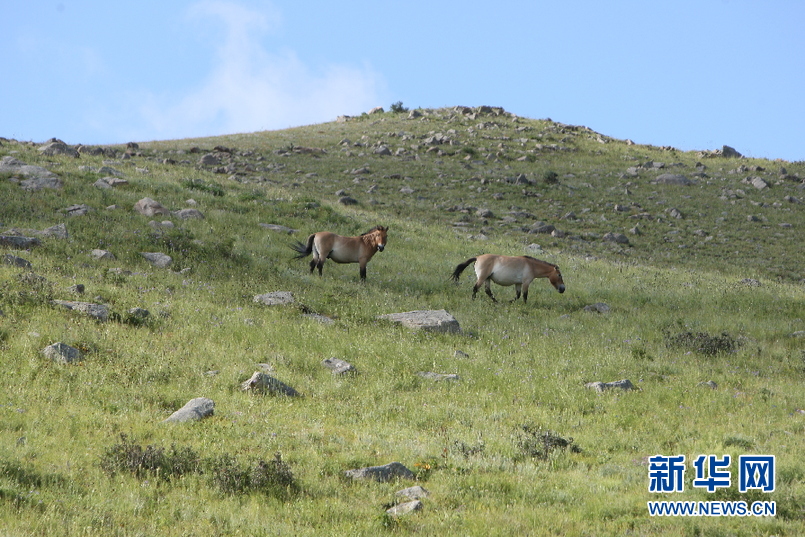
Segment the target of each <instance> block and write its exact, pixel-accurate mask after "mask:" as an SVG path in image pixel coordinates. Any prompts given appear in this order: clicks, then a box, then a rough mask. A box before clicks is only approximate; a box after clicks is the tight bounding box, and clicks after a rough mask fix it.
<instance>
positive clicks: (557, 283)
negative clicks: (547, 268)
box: [548, 265, 565, 293]
mask: <svg viewBox="0 0 805 537" xmlns="http://www.w3.org/2000/svg"><path fill="white" fill-rule="evenodd" d="M548 281H549V282H551V285H553V286H554V287H556V290H557V291H559V292H560V293H564V292H565V282H564V280H563V279H562V273H561V272H559V267H557V266H556V265H554V268H553V272H551V273H550V274H549V275H548Z"/></svg>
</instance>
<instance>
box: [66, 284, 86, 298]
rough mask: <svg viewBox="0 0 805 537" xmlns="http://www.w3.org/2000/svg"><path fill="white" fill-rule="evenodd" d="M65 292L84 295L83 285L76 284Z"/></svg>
mask: <svg viewBox="0 0 805 537" xmlns="http://www.w3.org/2000/svg"><path fill="white" fill-rule="evenodd" d="M67 290H68V291H70V292H71V293H73V294H74V295H83V294H84V284H83V283H77V284H75V285H71V286H70V287H68V288H67Z"/></svg>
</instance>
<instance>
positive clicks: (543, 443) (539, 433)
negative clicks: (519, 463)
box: [515, 425, 581, 460]
mask: <svg viewBox="0 0 805 537" xmlns="http://www.w3.org/2000/svg"><path fill="white" fill-rule="evenodd" d="M515 445H516V447H517V449H518V451H519V454H518V456H517V457H516V458H518V459H526V458H529V459H541V460H547V459H548V457H549V456H550V455H551V453H553V452H554V451H556V450H557V449H562V450H564V449H569V450H570V451H572V452H573V453H580V452H581V449H580V448H579V447H578V446H577V445H576V444H575V443H574V441H573V439H572V438H562V437H561V436H559V435H557V434H556V433H554V432H552V431H548V430H543V429H542V427H534V426H532V425H523V426H521V431H519V433H518V434H517V436H516V439H515Z"/></svg>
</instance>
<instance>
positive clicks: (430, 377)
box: [417, 371, 458, 381]
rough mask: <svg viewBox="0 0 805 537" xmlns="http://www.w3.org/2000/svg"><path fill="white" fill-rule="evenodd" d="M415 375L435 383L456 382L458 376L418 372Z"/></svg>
mask: <svg viewBox="0 0 805 537" xmlns="http://www.w3.org/2000/svg"><path fill="white" fill-rule="evenodd" d="M417 375H419V376H420V377H422V378H425V379H428V380H435V381H440V380H458V375H456V374H455V373H434V372H433V371H420V372H419V373H417Z"/></svg>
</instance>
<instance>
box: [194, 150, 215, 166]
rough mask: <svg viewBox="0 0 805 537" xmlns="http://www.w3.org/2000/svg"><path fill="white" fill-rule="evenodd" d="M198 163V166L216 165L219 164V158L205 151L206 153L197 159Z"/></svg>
mask: <svg viewBox="0 0 805 537" xmlns="http://www.w3.org/2000/svg"><path fill="white" fill-rule="evenodd" d="M198 164H199V166H218V165H219V164H221V159H219V158H218V157H217V156H215V155H213V154H212V153H207V154H206V155H204V156H202V157H201V158H200V159H198Z"/></svg>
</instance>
